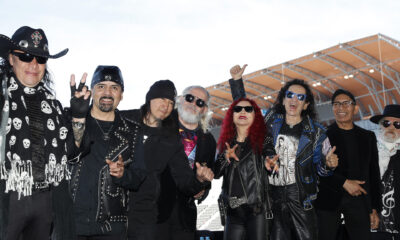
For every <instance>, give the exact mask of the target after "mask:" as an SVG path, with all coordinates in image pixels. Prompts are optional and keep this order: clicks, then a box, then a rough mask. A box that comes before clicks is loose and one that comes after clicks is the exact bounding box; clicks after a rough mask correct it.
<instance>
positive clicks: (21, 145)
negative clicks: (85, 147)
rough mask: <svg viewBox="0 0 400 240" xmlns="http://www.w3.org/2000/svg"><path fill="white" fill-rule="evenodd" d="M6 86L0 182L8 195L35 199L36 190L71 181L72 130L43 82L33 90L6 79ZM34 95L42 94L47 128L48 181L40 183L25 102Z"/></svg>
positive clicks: (58, 104) (44, 147)
mask: <svg viewBox="0 0 400 240" xmlns="http://www.w3.org/2000/svg"><path fill="white" fill-rule="evenodd" d="M6 82H7V86H8V87H7V88H6V89H7V90H6V93H5V94H4V97H5V102H4V106H3V109H2V119H1V122H0V123H1V127H0V131H1V133H2V135H1V137H2V138H1V141H0V151H1V156H0V179H2V180H5V181H6V188H5V192H6V193H8V192H9V191H16V192H18V198H20V197H21V196H30V195H32V189H33V188H36V187H40V186H48V185H50V184H52V185H54V186H57V185H58V184H59V183H60V182H61V181H62V180H63V179H64V178H65V179H66V180H69V179H70V176H71V173H70V171H69V170H68V167H67V144H66V138H67V132H68V129H67V127H66V123H65V120H64V117H63V113H62V111H61V110H62V106H61V103H60V102H59V101H57V100H56V99H55V97H54V95H52V94H51V92H50V91H49V90H48V89H46V88H45V87H44V82H43V80H42V81H41V82H40V83H39V84H38V85H37V86H35V87H33V88H31V87H25V86H23V85H21V84H20V83H19V82H18V80H16V77H15V76H11V77H10V78H9V79H6ZM3 83H4V81H3ZM3 89H5V88H3ZM30 94H39V97H40V110H41V116H42V123H43V126H44V133H42V134H43V136H44V138H43V141H42V142H41V143H39V144H41V146H42V149H43V150H44V153H43V156H44V159H45V162H46V164H45V167H44V169H43V171H44V176H45V180H44V181H40V182H37V181H35V179H34V177H33V174H32V164H33V165H35V164H36V163H35V162H32V160H31V159H32V148H31V142H30V128H29V117H28V115H27V108H26V104H25V98H24V96H25V95H30ZM4 137H5V139H4ZM4 140H5V141H4Z"/></svg>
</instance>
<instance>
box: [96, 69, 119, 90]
mask: <svg viewBox="0 0 400 240" xmlns="http://www.w3.org/2000/svg"><path fill="white" fill-rule="evenodd" d="M103 81H112V82H115V83H117V84H119V85H120V86H121V89H122V91H124V79H123V78H122V73H121V70H119V68H118V67H117V66H104V65H100V66H98V67H97V68H96V70H95V71H94V74H93V78H92V82H91V84H90V88H92V89H93V87H94V85H96V84H98V83H100V82H103Z"/></svg>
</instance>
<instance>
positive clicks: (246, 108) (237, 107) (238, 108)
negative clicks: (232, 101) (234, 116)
mask: <svg viewBox="0 0 400 240" xmlns="http://www.w3.org/2000/svg"><path fill="white" fill-rule="evenodd" d="M243 109H244V110H245V111H246V112H248V113H251V112H253V111H254V108H253V106H237V105H236V106H234V107H233V111H234V112H235V113H240V112H241V111H242V110H243Z"/></svg>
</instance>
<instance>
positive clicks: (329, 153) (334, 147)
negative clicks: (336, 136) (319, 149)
mask: <svg viewBox="0 0 400 240" xmlns="http://www.w3.org/2000/svg"><path fill="white" fill-rule="evenodd" d="M335 150H336V146H333V148H332V149H331V150H330V151H329V152H328V155H327V156H331V155H332V154H333V153H334V152H335Z"/></svg>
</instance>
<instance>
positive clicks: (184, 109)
mask: <svg viewBox="0 0 400 240" xmlns="http://www.w3.org/2000/svg"><path fill="white" fill-rule="evenodd" d="M209 100H210V94H209V93H208V92H207V90H206V89H205V88H203V87H201V86H190V87H187V88H186V89H185V90H183V93H182V95H181V96H178V97H177V101H176V105H177V112H178V114H175V113H173V116H174V121H175V122H177V123H178V125H179V138H180V141H181V143H182V145H183V146H184V150H185V153H186V155H187V157H188V160H189V161H188V162H187V164H188V165H189V166H190V167H191V168H192V169H193V171H194V172H195V171H196V169H197V168H196V165H195V163H196V162H198V163H200V164H202V165H205V166H208V167H209V168H211V169H213V164H214V158H215V149H216V142H215V139H214V137H213V136H212V135H211V133H210V132H208V129H207V126H208V124H207V123H208V120H209V115H208V104H209ZM161 179H162V180H161V181H162V183H163V184H162V185H161V193H160V197H159V200H158V211H159V213H158V219H157V221H158V225H157V239H159V240H169V239H174V240H178V239H182V240H190V239H194V238H195V232H196V222H197V207H196V205H195V200H197V201H198V203H200V202H201V201H203V200H204V199H205V198H206V197H207V195H208V191H209V189H210V188H211V184H209V185H208V186H207V188H206V189H205V190H202V191H201V192H199V193H198V194H196V195H195V196H190V195H186V194H185V193H183V192H181V191H179V190H178V189H177V187H176V184H175V182H174V181H173V178H172V176H171V172H170V170H169V168H168V169H166V170H165V171H164V172H163V174H162V177H161ZM171 206H173V207H171Z"/></svg>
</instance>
